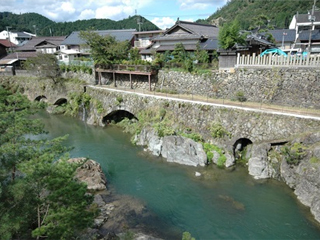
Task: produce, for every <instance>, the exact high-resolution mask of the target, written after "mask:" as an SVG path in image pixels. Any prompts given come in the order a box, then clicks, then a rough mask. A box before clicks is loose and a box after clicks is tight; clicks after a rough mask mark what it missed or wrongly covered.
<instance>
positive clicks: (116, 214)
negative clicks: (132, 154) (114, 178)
mask: <svg viewBox="0 0 320 240" xmlns="http://www.w3.org/2000/svg"><path fill="white" fill-rule="evenodd" d="M69 162H76V163H82V165H81V166H80V167H79V168H78V169H77V171H76V178H77V179H79V180H80V181H82V182H85V183H86V184H87V189H88V192H90V194H94V201H93V204H94V205H95V206H96V207H97V208H98V209H99V215H98V216H97V217H96V218H95V220H94V226H93V227H92V228H90V229H88V230H87V232H86V234H84V235H83V236H82V238H81V239H86V240H88V239H92V240H99V239H108V240H113V239H139V240H160V239H161V238H158V237H154V236H157V233H156V232H155V231H153V229H150V227H149V226H148V221H150V219H152V218H155V216H153V215H152V214H151V213H150V212H149V211H148V210H147V208H146V207H145V205H144V203H142V202H141V201H139V200H137V199H135V198H133V197H131V196H126V195H119V194H116V193H115V191H114V190H113V189H107V185H106V184H107V180H106V177H105V175H104V173H103V171H102V169H101V166H100V164H99V163H97V162H96V161H94V160H92V159H86V158H72V159H69Z"/></svg>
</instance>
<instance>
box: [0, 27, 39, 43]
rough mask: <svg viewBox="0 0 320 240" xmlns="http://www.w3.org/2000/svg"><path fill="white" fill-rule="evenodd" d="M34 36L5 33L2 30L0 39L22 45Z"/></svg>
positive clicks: (12, 32)
mask: <svg viewBox="0 0 320 240" xmlns="http://www.w3.org/2000/svg"><path fill="white" fill-rule="evenodd" d="M35 36H36V35H35V34H32V33H28V32H14V31H7V30H4V31H2V32H0V39H7V40H10V42H12V43H14V44H15V45H19V46H21V45H23V44H24V43H25V42H27V41H29V40H30V39H32V37H35Z"/></svg>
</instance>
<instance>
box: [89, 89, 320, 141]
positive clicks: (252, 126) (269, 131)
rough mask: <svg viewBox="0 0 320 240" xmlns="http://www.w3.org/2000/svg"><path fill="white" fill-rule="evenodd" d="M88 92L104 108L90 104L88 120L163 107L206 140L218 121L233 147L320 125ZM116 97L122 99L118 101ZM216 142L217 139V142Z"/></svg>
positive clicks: (93, 121) (97, 122) (178, 124)
mask: <svg viewBox="0 0 320 240" xmlns="http://www.w3.org/2000/svg"><path fill="white" fill-rule="evenodd" d="M87 94H89V95H90V96H91V98H92V103H94V102H95V100H99V101H100V102H101V103H102V107H103V109H104V111H102V112H101V111H100V113H98V111H97V109H96V106H95V105H94V104H91V107H90V110H89V111H88V112H87V113H88V117H87V123H89V124H95V125H103V124H104V123H103V121H102V120H103V117H104V116H106V115H108V114H109V113H111V112H114V111H118V110H124V111H128V112H130V113H132V114H134V115H135V116H138V115H137V114H138V113H139V112H141V111H142V110H148V109H153V110H159V111H161V109H164V110H166V112H167V114H172V115H171V116H172V118H173V119H172V120H173V122H174V127H175V129H186V128H190V129H192V130H193V131H194V132H198V133H201V135H202V136H203V137H205V138H206V139H207V140H210V141H214V139H212V137H211V135H210V127H211V126H212V124H213V123H220V124H221V125H222V126H223V128H225V129H227V131H228V132H230V133H232V137H231V138H228V137H226V138H224V139H218V140H217V141H219V143H220V144H223V145H229V147H232V145H233V144H234V142H235V141H236V140H238V139H239V138H248V139H250V140H251V141H252V142H262V141H280V140H283V139H288V138H290V137H291V136H293V135H294V134H298V133H303V132H308V131H313V130H315V129H319V128H320V121H316V120H312V119H303V118H295V117H290V116H282V115H275V114H269V113H261V112H254V111H245V110H238V109H232V108H224V107H217V106H210V105H208V104H205V103H203V104H197V103H191V102H187V101H184V100H175V101H173V100H167V99H161V98H155V97H148V96H138V95H136V94H133V93H122V92H113V91H110V90H107V89H100V88H98V87H87ZM117 99H122V101H121V103H119V102H118V100H117ZM217 143H218V142H217Z"/></svg>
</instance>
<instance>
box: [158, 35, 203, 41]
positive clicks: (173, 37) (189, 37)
mask: <svg viewBox="0 0 320 240" xmlns="http://www.w3.org/2000/svg"><path fill="white" fill-rule="evenodd" d="M192 39H193V40H194V39H196V40H199V39H200V36H199V35H194V34H172V35H170V34H168V35H165V36H164V35H160V36H156V37H155V38H153V40H155V41H173V40H178V41H181V40H192Z"/></svg>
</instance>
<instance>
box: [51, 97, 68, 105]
mask: <svg viewBox="0 0 320 240" xmlns="http://www.w3.org/2000/svg"><path fill="white" fill-rule="evenodd" d="M67 102H68V101H67V99H66V98H59V99H58V100H57V101H56V102H55V103H54V104H53V105H56V106H61V105H63V104H66V103H67Z"/></svg>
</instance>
